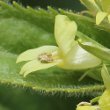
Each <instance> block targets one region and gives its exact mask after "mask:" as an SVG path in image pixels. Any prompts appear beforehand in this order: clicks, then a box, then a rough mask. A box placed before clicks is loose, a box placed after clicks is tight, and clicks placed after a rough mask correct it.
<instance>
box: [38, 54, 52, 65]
mask: <svg viewBox="0 0 110 110" xmlns="http://www.w3.org/2000/svg"><path fill="white" fill-rule="evenodd" d="M38 60H40V62H41V63H51V62H53V57H52V54H49V53H42V54H40V55H39V56H38Z"/></svg>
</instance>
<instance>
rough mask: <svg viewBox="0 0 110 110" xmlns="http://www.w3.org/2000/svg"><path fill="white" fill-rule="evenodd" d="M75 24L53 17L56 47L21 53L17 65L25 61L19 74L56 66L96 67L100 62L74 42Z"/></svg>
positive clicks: (69, 67)
mask: <svg viewBox="0 0 110 110" xmlns="http://www.w3.org/2000/svg"><path fill="white" fill-rule="evenodd" d="M76 33H77V24H76V23H75V22H74V21H71V20H70V19H69V18H68V17H67V16H65V15H57V16H56V17H55V28H54V34H55V39H56V42H57V44H58V46H50V45H46V46H41V47H39V48H35V49H30V50H27V51H25V52H23V53H21V54H20V55H19V56H18V58H17V63H19V62H22V61H26V62H27V63H26V64H24V66H23V67H22V68H21V71H20V74H22V75H24V76H26V75H28V74H29V73H31V72H34V71H37V70H41V69H46V68H50V67H52V66H55V65H56V66H58V67H60V68H64V69H72V70H82V69H88V68H92V67H96V66H97V65H100V64H101V60H100V59H99V58H97V57H96V56H94V55H92V54H90V53H89V52H87V51H85V50H84V49H83V48H81V47H80V46H79V44H78V42H77V41H76V40H75V36H76Z"/></svg>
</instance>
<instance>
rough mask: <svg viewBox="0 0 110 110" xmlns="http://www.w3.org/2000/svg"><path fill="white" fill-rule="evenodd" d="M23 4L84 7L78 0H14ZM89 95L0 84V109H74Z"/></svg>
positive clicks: (79, 8)
mask: <svg viewBox="0 0 110 110" xmlns="http://www.w3.org/2000/svg"><path fill="white" fill-rule="evenodd" d="M16 1H17V2H19V3H22V4H23V5H24V6H27V5H29V6H32V7H42V8H45V9H46V7H47V6H52V7H54V8H56V9H57V8H63V9H72V10H74V11H76V12H77V11H80V10H83V9H84V7H83V6H82V5H81V4H80V2H79V0H16ZM11 2H12V1H11ZM89 98H90V97H82V96H77V97H74V96H70V97H67V96H66V95H61V94H55V95H54V96H52V95H49V94H48V95H44V94H42V93H37V92H35V91H32V90H31V89H29V88H27V89H26V88H22V89H21V88H18V87H14V86H13V87H10V86H8V85H7V86H6V85H3V84H2V85H0V110H75V107H76V105H77V104H78V103H79V102H80V101H82V100H85V99H86V101H87V100H89Z"/></svg>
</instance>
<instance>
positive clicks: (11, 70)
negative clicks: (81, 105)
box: [0, 52, 103, 95]
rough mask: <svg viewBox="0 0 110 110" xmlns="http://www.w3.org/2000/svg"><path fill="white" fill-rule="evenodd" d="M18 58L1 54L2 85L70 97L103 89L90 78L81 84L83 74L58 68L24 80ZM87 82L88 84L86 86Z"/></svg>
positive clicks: (5, 53)
mask: <svg viewBox="0 0 110 110" xmlns="http://www.w3.org/2000/svg"><path fill="white" fill-rule="evenodd" d="M16 57H17V56H16V55H14V54H10V53H7V52H0V82H1V83H4V84H12V85H16V86H23V87H29V88H31V89H33V90H35V91H41V92H43V93H50V94H55V93H65V94H68V95H74V94H86V95H87V94H90V93H91V92H94V91H100V90H102V89H103V86H102V85H100V84H99V83H96V82H94V80H91V79H90V78H85V79H84V80H83V81H82V82H79V81H78V79H79V76H80V75H81V74H82V73H77V75H75V72H73V71H64V70H62V69H58V68H51V69H46V70H44V71H38V72H35V73H34V74H30V75H29V76H27V77H26V78H23V77H22V76H21V75H19V70H20V66H18V65H16V64H15V61H16ZM86 81H87V82H88V84H86ZM80 83H81V85H80ZM94 95H95V93H94Z"/></svg>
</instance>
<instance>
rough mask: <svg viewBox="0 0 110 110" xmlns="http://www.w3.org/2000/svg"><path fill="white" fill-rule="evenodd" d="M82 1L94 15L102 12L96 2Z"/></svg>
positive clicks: (92, 0)
mask: <svg viewBox="0 0 110 110" xmlns="http://www.w3.org/2000/svg"><path fill="white" fill-rule="evenodd" d="M80 1H81V3H82V4H83V5H84V6H86V8H87V9H88V10H90V11H91V12H93V13H97V12H98V11H100V10H101V9H100V7H99V6H98V5H97V4H96V2H95V1H94V0H80Z"/></svg>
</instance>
